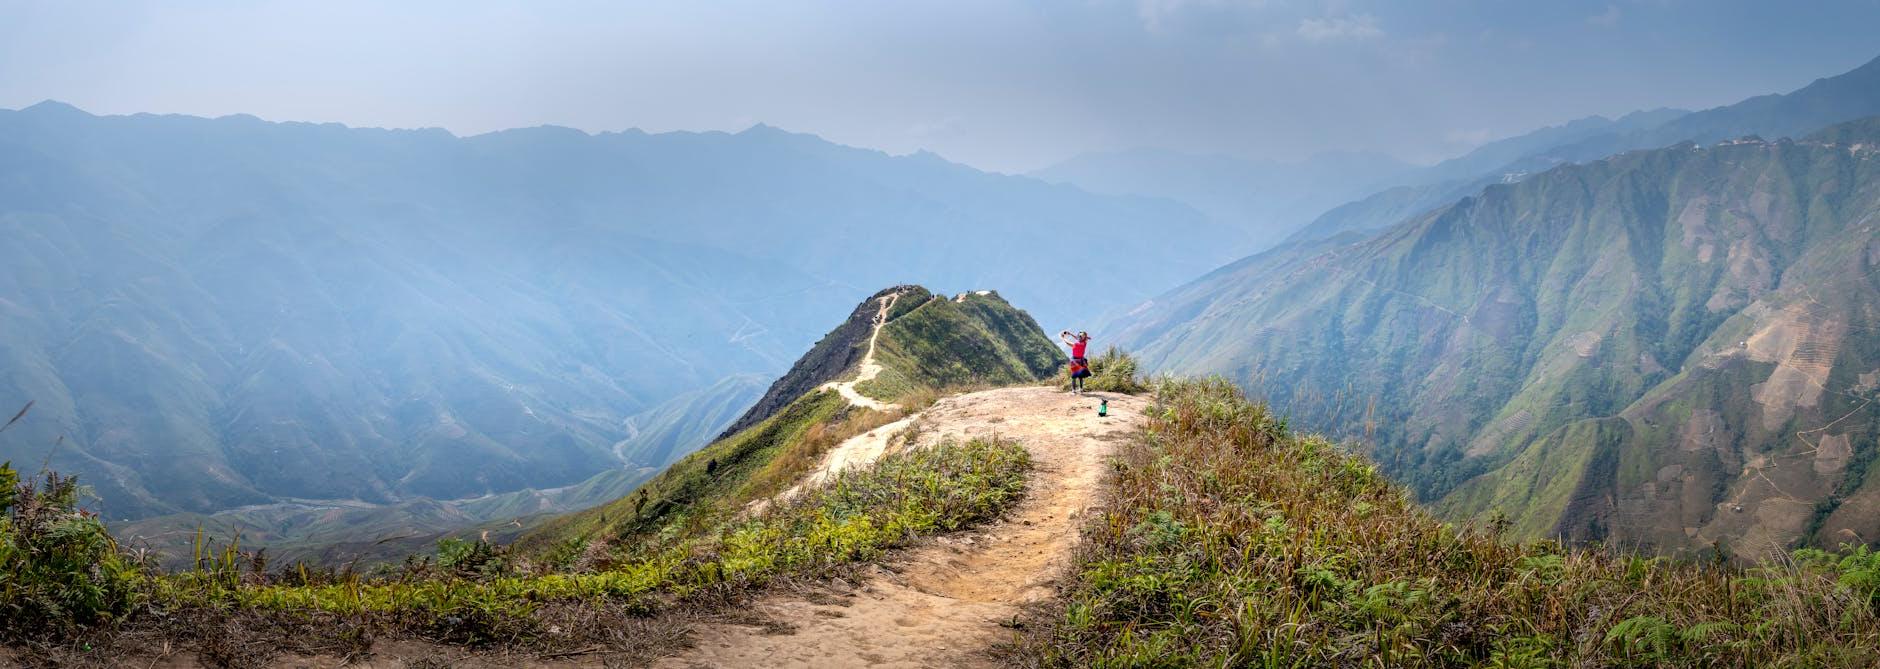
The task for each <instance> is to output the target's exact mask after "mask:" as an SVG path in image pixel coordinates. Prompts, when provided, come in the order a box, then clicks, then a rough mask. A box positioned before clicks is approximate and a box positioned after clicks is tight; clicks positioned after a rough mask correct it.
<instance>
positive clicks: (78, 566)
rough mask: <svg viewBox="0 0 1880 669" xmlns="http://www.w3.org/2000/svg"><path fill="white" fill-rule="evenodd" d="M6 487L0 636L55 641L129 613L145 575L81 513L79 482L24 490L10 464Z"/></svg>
mask: <svg viewBox="0 0 1880 669" xmlns="http://www.w3.org/2000/svg"><path fill="white" fill-rule="evenodd" d="M0 483H4V484H6V486H5V492H4V493H0V620H4V621H6V624H5V625H0V636H5V637H19V636H25V635H41V636H56V635H59V634H61V633H64V632H67V631H70V630H72V629H74V628H75V627H77V626H81V625H87V624H92V623H97V622H101V621H105V620H110V619H112V618H114V617H116V616H119V615H122V614H124V613H125V612H127V611H129V610H130V608H131V607H132V605H133V604H134V603H135V601H136V599H137V591H138V589H137V587H136V586H137V583H138V581H139V579H140V573H139V570H138V569H137V568H136V566H134V565H132V564H130V563H128V562H127V561H126V560H125V559H124V558H123V556H121V555H119V553H118V550H117V543H116V542H114V541H112V540H111V535H110V534H109V533H107V532H106V531H105V527H104V523H101V522H99V521H98V518H97V517H96V516H95V515H93V514H91V513H89V512H86V511H83V510H80V509H79V508H78V493H79V489H78V481H77V479H75V478H73V477H66V476H59V475H58V474H53V473H48V474H46V477H45V480H44V481H43V482H42V483H40V484H38V485H35V484H33V483H32V482H25V483H21V482H20V481H19V476H18V473H17V472H15V471H14V470H13V468H12V467H11V466H10V464H6V465H0Z"/></svg>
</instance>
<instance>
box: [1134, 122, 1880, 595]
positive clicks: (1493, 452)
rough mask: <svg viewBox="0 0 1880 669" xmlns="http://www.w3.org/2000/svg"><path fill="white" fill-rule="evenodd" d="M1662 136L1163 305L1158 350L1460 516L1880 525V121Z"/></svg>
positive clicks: (1656, 540) (1743, 539)
mask: <svg viewBox="0 0 1880 669" xmlns="http://www.w3.org/2000/svg"><path fill="white" fill-rule="evenodd" d="M1873 130H1874V121H1871V120H1869V121H1863V122H1860V123H1856V124H1849V125H1843V126H1838V127H1835V128H1833V129H1830V130H1828V131H1826V132H1823V133H1821V134H1818V135H1815V136H1814V137H1813V138H1811V139H1808V140H1805V141H1788V140H1783V141H1777V142H1765V141H1761V140H1745V141H1738V142H1730V143H1726V144H1723V145H1718V146H1710V147H1704V146H1697V145H1693V144H1688V143H1687V144H1681V145H1678V146H1674V147H1670V148H1665V149H1659V150H1653V151H1636V152H1631V153H1626V154H1622V155H1618V156H1614V157H1611V158H1608V159H1605V160H1601V161H1596V162H1592V163H1588V164H1584V165H1569V166H1564V167H1560V168H1557V169H1554V170H1550V171H1548V172H1545V173H1542V174H1538V175H1535V176H1533V177H1530V178H1528V179H1526V180H1523V181H1520V182H1518V183H1513V184H1505V185H1495V186H1490V187H1488V188H1486V189H1484V190H1483V191H1481V192H1480V193H1479V194H1478V195H1476V196H1472V197H1469V198H1465V199H1463V200H1462V201H1460V202H1457V203H1455V204H1453V205H1451V206H1448V207H1444V208H1441V209H1438V210H1436V211H1433V212H1430V213H1428V214H1425V215H1422V216H1419V217H1417V218H1415V219H1412V220H1410V221H1407V222H1405V223H1404V224H1402V225H1399V226H1396V227H1393V228H1391V229H1389V230H1386V231H1384V232H1382V233H1380V234H1378V235H1376V236H1375V237H1372V238H1368V239H1356V240H1355V241H1354V239H1353V238H1341V239H1334V240H1326V241H1322V242H1318V245H1317V246H1316V247H1312V248H1295V249H1289V250H1282V251H1280V252H1274V253H1269V254H1266V255H1262V256H1255V257H1253V258H1249V259H1247V260H1244V261H1241V262H1239V263H1236V264H1234V265H1230V266H1228V267H1226V268H1223V269H1222V270H1219V271H1217V272H1215V273H1213V274H1211V275H1209V276H1207V277H1204V278H1203V279H1202V280H1200V281H1198V282H1196V283H1194V284H1191V285H1189V286H1186V287H1183V288H1181V289H1178V290H1176V291H1174V292H1172V293H1170V294H1169V295H1166V296H1163V297H1162V298H1158V299H1157V300H1155V301H1154V302H1153V303H1151V304H1150V305H1148V306H1146V307H1144V308H1142V309H1139V310H1138V312H1137V313H1136V314H1134V315H1133V317H1132V320H1131V321H1129V323H1128V327H1127V329H1125V330H1124V331H1123V332H1121V333H1119V334H1118V335H1116V336H1117V338H1118V339H1120V340H1122V341H1124V342H1126V345H1127V344H1128V343H1130V342H1134V343H1137V344H1139V345H1140V351H1141V354H1142V356H1143V357H1144V360H1145V362H1146V363H1147V364H1149V365H1150V366H1152V367H1154V368H1158V369H1162V370H1166V371H1173V372H1177V373H1199V372H1226V373H1229V374H1231V375H1232V376H1234V377H1236V378H1239V379H1244V380H1248V381H1249V382H1250V384H1251V386H1252V387H1255V388H1258V389H1260V391H1261V392H1263V393H1264V394H1265V395H1266V396H1267V397H1268V398H1269V399H1270V400H1271V401H1272V402H1273V404H1274V405H1275V406H1276V407H1278V408H1279V409H1281V410H1283V411H1285V412H1286V413H1287V414H1289V415H1291V416H1292V417H1293V419H1294V420H1296V421H1299V422H1300V423H1301V424H1304V425H1309V426H1312V427H1314V428H1315V429H1322V430H1327V431H1329V432H1332V433H1334V434H1337V435H1339V436H1341V437H1353V438H1359V439H1363V440H1366V441H1367V442H1369V443H1370V444H1371V447H1372V449H1373V453H1372V455H1373V457H1374V458H1375V459H1376V460H1377V461H1378V462H1379V463H1380V464H1381V465H1382V466H1383V467H1385V468H1386V469H1387V470H1388V471H1389V472H1391V473H1392V474H1394V475H1396V476H1399V477H1401V478H1403V479H1406V480H1408V481H1410V482H1412V483H1413V484H1414V485H1415V487H1416V489H1417V490H1418V491H1419V493H1420V494H1421V496H1422V497H1423V498H1424V499H1426V500H1429V501H1431V502H1433V503H1435V504H1436V505H1437V506H1438V507H1439V508H1440V509H1442V510H1443V511H1444V512H1445V513H1446V514H1447V515H1449V516H1450V517H1452V518H1462V517H1469V516H1476V515H1483V514H1489V513H1502V514H1506V515H1507V516H1508V517H1509V518H1510V519H1511V520H1512V521H1513V523H1514V526H1515V528H1516V529H1517V530H1518V531H1519V532H1520V533H1521V534H1522V535H1523V536H1529V537H1537V536H1552V535H1556V534H1557V535H1564V536H1566V537H1568V538H1571V539H1576V540H1606V541H1613V542H1619V543H1624V544H1632V545H1643V546H1646V547H1649V548H1655V549H1659V550H1667V551H1679V550H1696V549H1703V548H1708V547H1711V546H1712V545H1713V544H1720V545H1722V546H1725V547H1726V549H1727V550H1728V551H1729V552H1731V553H1734V554H1736V555H1739V556H1743V557H1756V556H1762V555H1765V554H1767V553H1768V551H1769V550H1771V549H1772V548H1780V547H1782V546H1785V545H1788V544H1790V543H1792V542H1798V541H1800V542H1814V543H1818V544H1827V545H1832V544H1836V543H1838V542H1841V541H1847V540H1849V539H1851V538H1861V540H1868V538H1871V537H1876V536H1880V514H1876V513H1874V510H1875V509H1876V508H1880V507H1875V506H1874V505H1876V504H1880V483H1876V482H1874V481H1873V480H1872V477H1867V476H1866V470H1867V469H1868V468H1870V467H1871V466H1872V465H1873V460H1874V458H1873V455H1874V453H1873V451H1874V449H1875V446H1874V444H1875V442H1876V437H1880V411H1876V407H1875V406H1874V405H1873V404H1872V402H1873V400H1875V399H1876V398H1877V397H1876V395H1875V391H1876V390H1877V389H1880V337H1876V336H1875V333H1876V332H1880V313H1877V311H1876V309H1880V307H1877V306H1876V305H1880V294H1877V293H1880V290H1877V288H1880V278H1877V277H1880V272H1877V271H1876V268H1880V235H1877V234H1876V225H1880V160H1876V158H1877V157H1880V152H1877V151H1876V147H1877V146H1880V136H1877V135H1876V134H1875V133H1874V132H1873Z"/></svg>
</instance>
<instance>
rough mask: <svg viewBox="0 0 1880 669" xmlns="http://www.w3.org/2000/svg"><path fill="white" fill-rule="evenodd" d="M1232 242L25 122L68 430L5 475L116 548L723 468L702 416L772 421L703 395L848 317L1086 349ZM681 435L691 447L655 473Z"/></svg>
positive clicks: (1001, 184)
mask: <svg viewBox="0 0 1880 669" xmlns="http://www.w3.org/2000/svg"><path fill="white" fill-rule="evenodd" d="M1151 226H1153V227H1154V228H1156V229H1159V230H1168V231H1172V232H1174V233H1177V237H1176V241H1175V242H1174V243H1172V244H1170V245H1165V246H1158V247H1157V248H1155V249H1151V250H1150V251H1149V252H1148V253H1147V255H1145V256H1143V257H1140V258H1138V259H1137V261H1136V262H1132V263H1128V264H1127V266H1124V267H1120V268H1118V269H1117V270H1116V271H1111V272H1103V273H1098V274H1094V275H1092V274H1087V273H1085V272H1082V271H1080V270H1079V269H1078V267H1077V266H1076V264H1075V263H1073V262H1070V261H1069V260H1068V259H1069V258H1070V257H1072V256H1074V255H1075V254H1076V253H1078V251H1076V249H1075V248H1074V247H1072V246H1071V245H1070V244H1068V243H1067V242H1068V240H1070V239H1072V238H1073V237H1074V235H1073V234H1072V231H1076V235H1081V236H1084V237H1085V238H1125V237H1127V236H1129V235H1133V234H1137V233H1138V231H1140V230H1144V229H1148V228H1150V227H1151ZM1212 230H1213V228H1211V227H1210V224H1209V223H1208V222H1207V221H1206V220H1205V219H1204V218H1203V217H1202V216H1200V215H1199V214H1197V213H1195V212H1193V211H1192V210H1189V209H1187V208H1185V207H1182V206H1180V205H1177V204H1174V203H1169V202H1165V201H1157V200H1151V199H1146V198H1126V197H1110V196H1097V195H1092V194H1089V193H1086V192H1083V191H1080V190H1077V189H1075V188H1070V187H1066V186H1057V185H1051V184H1046V183H1043V182H1040V181H1037V180H1034V179H1029V178H1023V177H1008V176H1000V175H991V174H986V173H982V172H978V171H975V170H972V169H970V168H967V167H964V166H961V165H957V164H952V163H947V162H945V161H943V160H940V159H938V158H937V157H934V156H932V155H931V154H927V155H914V156H904V157H894V156H888V155H886V154H883V153H880V152H875V151H866V150H861V149H854V148H850V147H843V146H838V145H834V144H830V143H828V142H824V141H822V140H820V139H818V138H815V137H812V136H807V135H797V134H791V133H786V132H783V131H779V130H776V129H774V128H768V127H762V126H760V127H754V128H752V129H751V130H748V131H745V132H743V133H738V134H726V133H670V134H659V135H650V134H645V133H640V132H625V133H608V134H601V135H589V134H587V133H582V132H579V131H575V130H570V129H566V128H530V129H520V130H513V131H506V132H499V133H492V134H488V135H480V136H476V137H464V138H459V137H454V136H452V135H451V134H449V133H447V132H444V131H442V130H435V129H432V130H379V129H359V128H347V127H344V126H339V125H335V124H324V125H316V124H305V123H271V122H267V121H262V120H260V119H256V118H253V117H247V116H233V117H224V118H221V119H213V120H211V119H201V118H192V117H185V116H155V115H135V116H110V117H100V116H92V115H90V114H86V113H84V112H82V111H79V110H77V109H75V108H72V107H70V106H67V105H61V104H57V103H45V104H41V105H36V106H34V107H32V108H30V109H27V110H22V111H0V235H4V236H5V238H7V239H8V243H7V244H5V245H0V314H4V318H5V319H6V321H7V323H8V327H7V328H6V329H5V332H3V333H0V401H5V402H13V403H15V404H16V406H17V405H19V404H24V403H25V402H26V401H27V400H35V401H37V404H36V405H35V409H34V411H33V412H32V414H31V415H30V416H29V417H28V420H26V421H25V422H24V423H23V424H22V425H21V426H20V427H19V428H17V429H16V430H14V431H12V432H10V433H9V434H8V439H7V440H5V441H4V442H0V459H9V458H10V459H14V460H16V461H22V462H25V461H31V462H39V461H42V460H44V459H46V458H47V457H48V456H47V454H48V452H50V454H51V455H50V462H51V465H52V466H53V468H55V469H58V470H60V471H64V472H69V473H75V474H78V475H80V476H81V477H83V480H85V481H86V482H87V484H88V485H91V486H93V487H94V489H95V490H96V491H97V492H98V494H99V495H100V496H101V497H102V503H101V504H100V505H99V508H100V509H101V510H102V511H103V512H104V513H106V514H107V516H108V517H110V518H112V519H113V520H122V519H126V518H145V517H150V516H156V515H162V514H173V513H212V512H215V511H220V510H225V509H231V508H236V507H243V506H249V505H267V504H273V503H276V502H281V501H285V500H330V501H333V502H335V503H351V502H354V501H357V502H364V503H368V504H399V503H403V502H406V501H410V500H413V499H422V498H429V499H437V500H452V499H468V498H477V497H482V496H486V495H498V494H504V493H507V492H513V491H521V490H527V489H531V488H534V489H541V488H554V487H561V486H568V485H574V484H577V483H580V482H581V481H584V480H586V479H588V478H590V477H593V476H595V475H598V474H601V473H603V472H608V471H615V470H623V469H624V470H631V469H634V468H639V467H657V466H661V465H663V464H665V462H666V461H668V459H669V458H672V457H676V456H678V455H679V454H681V453H682V452H683V451H684V450H686V449H689V448H692V447H695V446H697V445H699V444H698V443H697V442H692V441H689V440H691V439H695V438H696V437H687V436H684V435H686V434H695V433H697V432H698V431H699V430H705V431H706V433H707V434H709V433H710V432H711V431H715V430H716V429H717V428H719V427H721V426H722V424H716V425H701V424H700V423H704V422H710V421H700V420H696V419H695V417H694V416H687V415H683V414H685V413H686V412H688V411H691V410H693V409H696V410H697V411H700V412H705V413H712V412H716V413H717V414H718V415H724V414H730V413H735V412H736V411H738V410H741V409H742V407H735V408H727V406H726V405H727V404H728V403H729V401H727V400H724V399H723V398H724V397H725V395H720V394H713V393H710V392H706V391H707V390H708V389H710V388H713V387H717V386H718V384H721V383H722V382H723V381H725V380H726V379H729V378H734V377H738V376H740V375H750V374H762V375H764V376H769V375H772V374H775V373H777V372H778V371H780V370H782V369H783V368H784V366H785V365H787V364H788V362H789V361H790V360H791V359H793V356H794V355H795V354H796V353H797V352H799V351H801V350H802V349H803V348H804V347H806V346H807V345H808V344H809V343H810V341H811V340H812V338H813V337H814V336H815V334H816V333H817V332H819V331H820V330H821V328H822V327H823V326H824V324H825V323H827V322H829V321H831V320H833V319H834V318H835V317H837V316H839V315H840V311H841V309H844V308H846V306H847V305H848V304H849V303H851V302H852V300H853V299H854V296H855V294H856V293H855V290H856V289H854V288H852V287H851V286H855V285H888V284H894V283H900V282H904V281H908V280H921V281H926V282H931V283H935V284H946V285H987V284H996V285H1002V286H1006V287H1007V288H1006V290H1007V291H1008V292H1009V293H1010V294H1013V295H1015V296H1023V297H1024V298H1025V299H1026V300H1028V301H1030V302H1034V303H1037V304H1040V305H1041V307H1042V308H1041V313H1044V314H1048V318H1050V319H1052V320H1055V321H1070V320H1073V319H1076V318H1081V317H1085V316H1086V315H1087V314H1094V313H1096V312H1098V311H1101V310H1103V309H1105V308H1108V307H1111V306H1116V305H1121V304H1127V303H1129V302H1131V301H1135V300H1137V299H1141V298H1144V297H1147V296H1148V295H1150V294H1153V292H1155V291H1156V290H1159V289H1160V288H1161V287H1166V286H1170V285H1174V284H1175V283H1177V282H1179V281H1180V280H1181V279H1183V278H1185V277H1184V274H1185V273H1186V272H1187V271H1188V269H1187V268H1188V267H1190V266H1191V265H1190V264H1189V263H1192V262H1195V261H1196V260H1197V259H1207V258H1212V259H1215V260H1205V261H1204V262H1217V261H1220V260H1225V259H1226V257H1225V256H1224V255H1223V254H1222V252H1221V251H1220V250H1219V249H1216V248H1214V247H1213V245H1212V244H1211V241H1210V240H1212V239H1214V238H1216V237H1217V235H1215V234H1214V233H1213V232H1212ZM1072 295H1078V296H1080V297H1078V298H1077V299H1072V298H1071V296H1072ZM696 393H703V394H696ZM679 397H693V398H695V400H696V402H697V405H696V406H695V407H690V408H687V407H676V406H671V405H670V404H669V403H670V402H672V401H673V400H674V399H675V398H679ZM733 397H734V398H735V395H733ZM743 397H749V395H748V394H747V395H743ZM661 407H665V408H667V409H672V410H673V412H677V413H673V412H668V413H667V415H666V417H664V418H661V419H659V422H660V423H661V424H664V425H672V426H679V425H690V427H686V428H683V429H678V430H675V431H666V430H658V431H663V432H667V434H668V435H677V436H674V437H673V438H667V437H660V438H658V439H653V440H651V441H646V442H644V443H642V442H640V441H636V438H635V433H636V432H642V431H643V428H644V427H645V425H646V423H644V422H643V421H640V420H639V419H636V417H645V419H646V420H651V419H652V417H651V414H649V413H648V412H654V411H658V410H660V408H661ZM699 415H704V414H699ZM55 442H56V443H57V444H58V446H57V447H56V448H55V447H54V446H53V445H54V444H55Z"/></svg>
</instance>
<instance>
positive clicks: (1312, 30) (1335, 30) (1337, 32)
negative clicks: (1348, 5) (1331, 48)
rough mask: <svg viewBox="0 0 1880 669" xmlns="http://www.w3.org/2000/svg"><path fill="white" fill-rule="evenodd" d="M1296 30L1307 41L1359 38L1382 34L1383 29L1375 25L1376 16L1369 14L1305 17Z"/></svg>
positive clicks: (1380, 35) (1369, 37) (1381, 35)
mask: <svg viewBox="0 0 1880 669" xmlns="http://www.w3.org/2000/svg"><path fill="white" fill-rule="evenodd" d="M1298 32H1299V36H1300V37H1302V38H1305V40H1306V41H1308V42H1331V41H1337V40H1361V39H1371V38H1373V37H1383V36H1384V30H1383V29H1382V28H1378V27H1377V17H1376V16H1372V15H1370V14H1352V15H1350V16H1327V17H1325V18H1318V19H1306V20H1303V21H1300V22H1299V31H1298Z"/></svg>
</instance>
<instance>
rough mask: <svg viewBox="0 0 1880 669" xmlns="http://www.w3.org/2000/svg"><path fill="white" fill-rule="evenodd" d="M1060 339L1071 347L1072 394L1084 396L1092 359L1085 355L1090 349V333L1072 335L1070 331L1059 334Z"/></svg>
mask: <svg viewBox="0 0 1880 669" xmlns="http://www.w3.org/2000/svg"><path fill="white" fill-rule="evenodd" d="M1058 339H1061V340H1063V341H1064V345H1066V346H1069V347H1071V392H1072V393H1074V394H1077V395H1082V394H1084V379H1085V378H1087V377H1089V376H1090V359H1089V358H1087V357H1084V353H1085V352H1086V351H1087V350H1088V349H1089V348H1090V333H1088V332H1082V331H1079V332H1078V333H1077V334H1075V335H1073V334H1071V331H1070V330H1065V331H1062V332H1059V333H1058Z"/></svg>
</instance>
